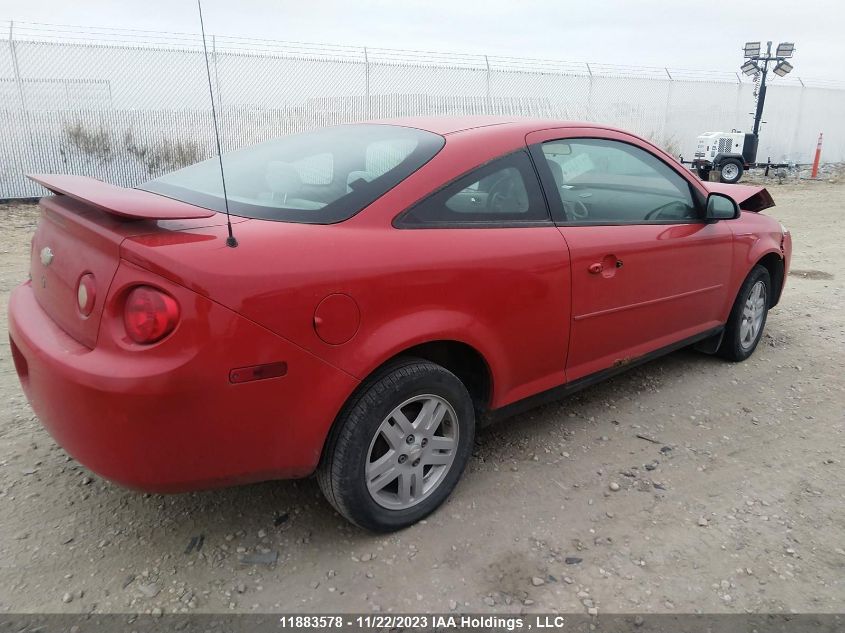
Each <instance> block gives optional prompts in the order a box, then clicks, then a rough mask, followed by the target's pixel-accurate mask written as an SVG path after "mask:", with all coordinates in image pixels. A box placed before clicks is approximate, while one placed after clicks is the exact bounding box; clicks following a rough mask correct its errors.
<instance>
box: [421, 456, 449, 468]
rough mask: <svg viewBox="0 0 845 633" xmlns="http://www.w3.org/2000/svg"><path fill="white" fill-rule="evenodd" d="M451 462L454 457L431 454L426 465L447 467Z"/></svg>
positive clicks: (426, 460)
mask: <svg viewBox="0 0 845 633" xmlns="http://www.w3.org/2000/svg"><path fill="white" fill-rule="evenodd" d="M451 461H452V455H450V454H449V453H431V454H430V455H428V456H426V458H425V463H426V464H427V465H428V466H445V465H446V464H448V463H449V462H451Z"/></svg>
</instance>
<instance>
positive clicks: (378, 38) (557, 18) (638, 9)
mask: <svg viewBox="0 0 845 633" xmlns="http://www.w3.org/2000/svg"><path fill="white" fill-rule="evenodd" d="M203 13H204V16H205V22H206V32H207V33H209V34H211V33H214V34H218V35H229V36H238V37H254V38H266V39H276V40H285V41H299V42H318V43H328V44H345V45H357V46H363V45H367V46H371V47H382V48H400V49H413V50H429V51H444V52H458V53H479V54H489V55H503V56H516V57H535V58H548V59H560V60H567V61H586V62H595V63H607V64H624V65H633V66H658V67H663V66H668V67H670V68H679V69H680V68H683V69H694V70H721V71H733V70H737V69H738V67H739V65H740V64H741V63H742V52H741V47H742V44H743V43H744V42H745V41H756V40H761V41H763V42H765V41H766V40H768V39H771V40H773V41H774V43H775V44H777V43H778V42H779V41H794V42H795V44H796V54H795V58H794V60H793V63H794V65H795V71H794V74H795V75H797V76H800V77H806V78H813V79H826V80H833V81H845V37H843V34H842V30H843V27H845V2H842V0H837V1H833V0H805V1H804V2H787V1H785V0H767V1H766V2H755V3H749V2H713V3H710V2H689V1H686V0H674V1H666V0H664V1H658V0H631V1H624V0H558V1H552V0H522V1H519V0H484V1H480V2H478V1H468V0H463V1H462V0H450V1H444V0H429V1H427V2H426V1H424V0H309V1H295V2H291V1H278V0H276V1H274V0H240V1H237V0H234V1H233V0H228V1H226V0H204V2H203ZM0 20H15V21H25V22H44V23H51V24H68V25H82V26H98V27H116V28H132V29H143V30H154V31H171V32H188V33H198V32H199V23H198V18H197V7H196V2H195V1H194V0H133V1H120V0H111V1H109V0H78V1H77V2H68V1H67V0H27V1H26V2H23V1H21V0H0Z"/></svg>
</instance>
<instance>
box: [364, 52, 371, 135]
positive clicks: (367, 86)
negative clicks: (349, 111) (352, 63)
mask: <svg viewBox="0 0 845 633" xmlns="http://www.w3.org/2000/svg"><path fill="white" fill-rule="evenodd" d="M364 95H365V98H366V100H367V103H366V112H367V118H368V119H371V118H373V115H372V111H371V108H370V56H369V54H368V53H367V47H366V46H365V47H364Z"/></svg>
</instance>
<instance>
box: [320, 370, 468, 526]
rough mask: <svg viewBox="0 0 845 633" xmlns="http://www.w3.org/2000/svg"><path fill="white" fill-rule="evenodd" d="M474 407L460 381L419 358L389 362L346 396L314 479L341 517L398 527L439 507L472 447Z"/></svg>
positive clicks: (456, 479)
mask: <svg viewBox="0 0 845 633" xmlns="http://www.w3.org/2000/svg"><path fill="white" fill-rule="evenodd" d="M474 436H475V411H474V408H473V404H472V399H471V398H470V395H469V393H468V392H467V389H466V387H465V386H464V385H463V383H462V382H461V381H460V380H459V379H458V377H457V376H455V375H454V374H453V373H452V372H450V371H448V370H447V369H445V368H443V367H441V366H440V365H436V364H434V363H431V362H429V361H426V360H422V359H415V358H409V359H404V360H402V361H400V362H399V363H396V364H393V365H391V366H389V367H387V368H385V370H383V371H382V372H380V373H379V374H378V375H376V376H375V377H374V378H373V379H371V380H370V381H369V382H368V383H367V384H365V385H364V386H363V387H362V388H361V390H360V391H359V392H358V393H357V394H356V395H355V396H354V397H353V398H352V400H351V401H350V402H349V403H348V404H347V406H346V407H345V408H344V410H343V412H342V413H341V414H340V417H339V418H338V420H337V422H336V424H335V427H334V428H333V430H332V432H331V433H330V435H329V439H328V441H327V443H326V447H325V449H324V451H323V459H322V460H321V463H320V467H319V469H318V471H317V480H318V482H319V484H320V489H321V490H322V491H323V494H324V495H325V497H326V499H327V500H328V501H329V503H331V504H332V506H334V508H335V509H336V510H337V511H338V512H339V513H340V514H341V515H343V516H344V517H345V518H346V519H348V520H349V521H351V522H353V523H355V524H356V525H359V526H360V527H363V528H366V529H368V530H372V531H375V532H390V531H393V530H398V529H401V528H404V527H407V526H409V525H412V524H413V523H416V522H417V521H419V520H420V519H422V518H424V517H425V516H427V515H428V514H430V513H431V512H433V511H434V510H435V509H437V507H438V506H440V504H442V503H443V502H444V501H445V500H446V498H447V497H448V496H449V494H450V493H451V492H452V489H453V488H454V487H455V485H456V484H457V483H458V480H459V479H460V477H461V473H462V472H463V470H464V467H465V466H466V464H467V462H468V460H469V456H470V454H471V451H472V445H473V439H474Z"/></svg>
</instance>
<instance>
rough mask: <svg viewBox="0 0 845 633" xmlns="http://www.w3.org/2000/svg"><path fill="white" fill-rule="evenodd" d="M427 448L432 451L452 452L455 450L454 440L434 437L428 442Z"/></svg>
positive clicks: (438, 436)
mask: <svg viewBox="0 0 845 633" xmlns="http://www.w3.org/2000/svg"><path fill="white" fill-rule="evenodd" d="M428 442H429V446H430V447H431V450H432V451H438V450H440V451H445V450H450V451H451V450H452V449H453V448H455V440H454V439H452V438H451V437H443V436H441V435H435V436H434V437H432V438H431V439H430V440H429V441H428Z"/></svg>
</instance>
